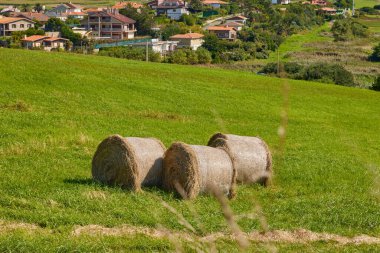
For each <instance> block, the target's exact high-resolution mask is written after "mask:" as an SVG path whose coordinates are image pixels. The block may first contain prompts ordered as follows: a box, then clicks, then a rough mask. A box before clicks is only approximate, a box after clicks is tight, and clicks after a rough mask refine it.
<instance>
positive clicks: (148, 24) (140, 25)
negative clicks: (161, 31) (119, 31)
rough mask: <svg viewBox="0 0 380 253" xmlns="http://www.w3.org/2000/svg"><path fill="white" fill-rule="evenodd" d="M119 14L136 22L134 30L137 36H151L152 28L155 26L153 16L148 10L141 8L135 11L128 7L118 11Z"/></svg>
mask: <svg viewBox="0 0 380 253" xmlns="http://www.w3.org/2000/svg"><path fill="white" fill-rule="evenodd" d="M120 14H122V15H124V16H127V17H129V18H131V19H133V20H135V21H136V24H135V25H136V29H137V34H138V35H151V33H152V28H153V27H154V26H155V21H154V14H153V13H152V12H151V10H150V9H149V8H141V9H140V10H137V9H135V8H132V7H130V6H128V7H127V8H125V9H122V10H120Z"/></svg>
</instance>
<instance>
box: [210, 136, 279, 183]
mask: <svg viewBox="0 0 380 253" xmlns="http://www.w3.org/2000/svg"><path fill="white" fill-rule="evenodd" d="M208 145H209V146H211V147H217V148H222V149H224V150H225V151H226V152H227V153H228V154H229V155H230V157H231V159H232V162H233V165H234V168H235V170H236V173H237V175H236V178H237V181H238V182H240V183H245V184H251V183H261V184H264V185H267V184H268V183H269V181H270V178H271V175H272V155H271V153H270V151H269V148H268V146H267V144H266V143H265V142H264V141H263V140H262V139H260V138H258V137H249V136H238V135H233V134H222V133H217V134H215V135H213V136H212V137H211V138H210V140H209V142H208Z"/></svg>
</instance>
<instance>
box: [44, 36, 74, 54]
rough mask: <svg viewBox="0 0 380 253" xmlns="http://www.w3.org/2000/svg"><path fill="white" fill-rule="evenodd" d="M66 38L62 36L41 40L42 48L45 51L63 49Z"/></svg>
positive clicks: (66, 41)
mask: <svg viewBox="0 0 380 253" xmlns="http://www.w3.org/2000/svg"><path fill="white" fill-rule="evenodd" d="M68 42H69V40H68V39H64V38H48V39H45V40H44V42H43V48H44V50H46V51H52V50H55V49H65V48H66V47H67V43H68Z"/></svg>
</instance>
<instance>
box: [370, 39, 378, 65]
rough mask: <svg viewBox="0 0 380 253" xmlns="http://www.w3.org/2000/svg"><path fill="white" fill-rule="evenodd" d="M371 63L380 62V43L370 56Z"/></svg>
mask: <svg viewBox="0 0 380 253" xmlns="http://www.w3.org/2000/svg"><path fill="white" fill-rule="evenodd" d="M369 60H370V61H380V43H379V44H378V45H377V46H375V47H374V48H373V52H372V54H371V55H370V56H369Z"/></svg>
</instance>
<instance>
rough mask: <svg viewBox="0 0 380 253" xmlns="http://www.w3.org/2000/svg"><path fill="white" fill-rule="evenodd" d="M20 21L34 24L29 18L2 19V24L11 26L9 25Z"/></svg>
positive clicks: (0, 22)
mask: <svg viewBox="0 0 380 253" xmlns="http://www.w3.org/2000/svg"><path fill="white" fill-rule="evenodd" d="M20 20H26V21H28V22H30V23H34V22H33V21H31V20H29V19H27V18H0V24H9V23H14V22H17V21H20Z"/></svg>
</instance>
